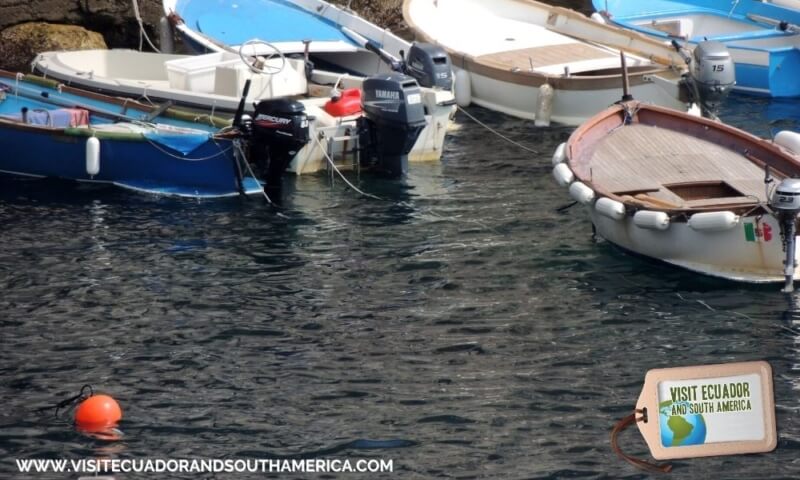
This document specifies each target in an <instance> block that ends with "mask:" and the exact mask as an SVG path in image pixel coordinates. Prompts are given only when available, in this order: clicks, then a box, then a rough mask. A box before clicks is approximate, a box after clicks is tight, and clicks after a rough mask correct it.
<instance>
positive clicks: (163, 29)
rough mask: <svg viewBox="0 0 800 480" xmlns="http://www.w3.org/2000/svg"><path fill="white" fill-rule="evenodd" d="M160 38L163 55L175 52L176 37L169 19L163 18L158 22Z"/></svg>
mask: <svg viewBox="0 0 800 480" xmlns="http://www.w3.org/2000/svg"><path fill="white" fill-rule="evenodd" d="M158 36H159V39H158V40H159V46H160V47H161V53H173V52H175V37H174V35H173V32H172V25H170V23H169V20H168V19H167V17H161V20H159V22H158Z"/></svg>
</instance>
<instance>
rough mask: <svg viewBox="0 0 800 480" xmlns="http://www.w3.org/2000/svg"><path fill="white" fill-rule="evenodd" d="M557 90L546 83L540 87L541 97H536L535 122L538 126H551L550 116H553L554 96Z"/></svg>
mask: <svg viewBox="0 0 800 480" xmlns="http://www.w3.org/2000/svg"><path fill="white" fill-rule="evenodd" d="M555 95H556V91H555V89H553V87H551V86H550V85H549V84H547V83H545V84H542V86H541V87H539V97H538V98H537V99H536V116H535V117H534V118H533V124H534V125H535V126H537V127H549V126H550V117H551V116H553V97H555Z"/></svg>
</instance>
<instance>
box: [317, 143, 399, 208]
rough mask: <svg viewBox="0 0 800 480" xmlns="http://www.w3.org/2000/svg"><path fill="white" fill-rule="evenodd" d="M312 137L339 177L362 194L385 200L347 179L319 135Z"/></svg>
mask: <svg viewBox="0 0 800 480" xmlns="http://www.w3.org/2000/svg"><path fill="white" fill-rule="evenodd" d="M312 137H313V138H314V141H315V142H317V146H318V147H319V149H320V150H321V151H322V154H323V155H324V156H325V159H326V160H327V161H328V164H330V166H331V168H332V169H333V171H334V172H336V173H337V174H338V175H339V177H341V179H342V180H344V183H346V184H347V185H348V186H349V187H350V188H352V189H353V190H355V191H356V192H358V193H360V194H361V195H364V196H365V197H369V198H374V199H375V200H383V199H382V198H381V197H378V196H375V195H372V194H371V193H366V192H363V191H361V190H359V189H358V188H357V187H356V186H355V185H353V184H352V183H350V182H349V181H348V180H347V178H345V176H344V175H343V174H342V172H341V171H340V170H339V169H338V168H337V167H336V164H335V163H333V159H332V158H331V157H330V155H328V151H327V149H326V148H325V147H324V146H323V145H322V142H320V141H319V138H318V137H317V135H312Z"/></svg>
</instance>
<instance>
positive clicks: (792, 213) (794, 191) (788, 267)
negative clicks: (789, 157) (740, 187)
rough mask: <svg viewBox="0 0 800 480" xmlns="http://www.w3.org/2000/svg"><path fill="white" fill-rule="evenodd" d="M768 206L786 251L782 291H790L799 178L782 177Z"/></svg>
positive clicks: (799, 210)
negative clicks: (774, 213)
mask: <svg viewBox="0 0 800 480" xmlns="http://www.w3.org/2000/svg"><path fill="white" fill-rule="evenodd" d="M765 181H768V182H769V181H771V180H765ZM770 207H772V208H773V209H774V210H775V212H776V215H775V216H776V217H777V219H778V221H779V222H780V225H781V239H782V240H783V251H784V252H785V253H786V257H785V259H784V262H783V275H784V286H783V291H784V292H792V291H793V290H794V272H795V267H797V259H796V258H795V248H796V246H795V243H796V235H797V218H798V215H800V179H797V178H784V179H783V180H782V181H781V183H780V184H779V185H778V186H777V187H776V188H775V191H774V193H773V194H772V198H771V199H770Z"/></svg>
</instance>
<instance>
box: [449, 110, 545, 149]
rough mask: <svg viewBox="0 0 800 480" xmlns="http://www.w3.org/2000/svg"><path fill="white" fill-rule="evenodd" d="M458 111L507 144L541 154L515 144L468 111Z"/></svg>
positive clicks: (517, 143)
mask: <svg viewBox="0 0 800 480" xmlns="http://www.w3.org/2000/svg"><path fill="white" fill-rule="evenodd" d="M458 111H459V112H461V113H463V114H464V115H466V116H467V117H469V119H470V120H472V121H473V122H475V123H477V124H478V125H480V126H481V127H483V128H485V129H486V130H489V131H490V132H492V133H494V134H495V135H497V136H498V137H500V138H502V139H503V140H505V141H506V142H508V143H510V144H512V145H514V146H517V147H519V148H521V149H523V150H525V151H527V152H530V153H533V154H535V155H538V154H539V152H537V151H536V150H534V149H532V148H530V147H526V146H525V145H523V144H521V143H519V142H515V141H514V140H511V139H510V138H508V137H506V136H505V135H503V134H502V133H500V132H498V131H497V130H495V129H493V128H492V127H490V126H489V125H486V124H485V123H483V122H481V121H480V120H478V119H477V118H475V117H473V116H472V115H470V113H469V112H467V111H466V110H464V109H463V108H461V107H458Z"/></svg>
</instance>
